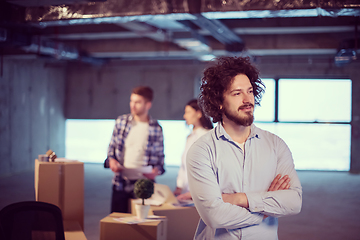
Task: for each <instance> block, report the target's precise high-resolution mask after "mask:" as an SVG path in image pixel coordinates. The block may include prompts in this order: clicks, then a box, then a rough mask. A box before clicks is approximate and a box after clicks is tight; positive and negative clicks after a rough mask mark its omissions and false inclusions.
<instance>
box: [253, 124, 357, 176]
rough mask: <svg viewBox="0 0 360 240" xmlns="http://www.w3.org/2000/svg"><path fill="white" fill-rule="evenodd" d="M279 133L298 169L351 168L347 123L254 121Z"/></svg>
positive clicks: (344, 169) (349, 130) (341, 169)
mask: <svg viewBox="0 0 360 240" xmlns="http://www.w3.org/2000/svg"><path fill="white" fill-rule="evenodd" d="M256 126H258V127H260V128H262V129H264V130H267V131H269V132H272V133H274V134H276V135H278V136H279V137H281V138H282V139H283V140H284V141H285V143H286V144H287V145H288V147H289V148H290V151H291V152H292V155H293V159H294V163H295V168H296V169H298V170H337V171H349V169H350V141H351V139H350V132H351V127H350V124H308V123H303V124H299V123H256Z"/></svg>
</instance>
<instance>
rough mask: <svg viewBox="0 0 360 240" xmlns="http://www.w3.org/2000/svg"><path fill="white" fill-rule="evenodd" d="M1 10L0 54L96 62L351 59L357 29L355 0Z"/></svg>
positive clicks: (72, 3)
mask: <svg viewBox="0 0 360 240" xmlns="http://www.w3.org/2000/svg"><path fill="white" fill-rule="evenodd" d="M294 2H296V3H295V4H294ZM304 2H306V3H304ZM0 15H1V16H2V17H0V51H1V52H0V54H3V55H12V56H24V55H32V56H34V55H35V56H50V57H53V58H55V59H59V60H76V61H79V60H80V61H84V62H89V63H94V64H101V63H103V62H105V61H111V60H113V59H119V60H124V61H128V60H139V59H140V60H151V61H154V60H179V59H191V60H200V61H204V60H208V59H211V58H212V57H214V56H220V55H240V54H243V55H250V56H254V57H261V56H279V55H305V56H314V55H319V56H320V55H321V56H328V57H335V56H338V57H344V56H345V57H349V56H350V57H351V59H350V60H355V59H356V53H357V52H358V43H359V40H358V38H359V34H358V31H359V29H360V27H359V23H360V22H359V16H360V4H359V3H358V1H356V0H353V1H330V2H326V3H322V1H317V0H316V1H277V0H274V1H270V0H269V1H260V0H259V1H251V2H249V1H245V0H238V1H215V0H199V1H195V0H193V1H192V0H187V1H186V0H185V1H184V0H178V1H175V0H173V1H160V0H158V1H155V0H141V1H140V0H138V1H135V0H134V1H130V2H129V1H125V0H99V1H86V0H46V1H45V0H42V1H41V0H6V1H5V2H3V3H0ZM341 49H345V50H344V51H342V52H339V51H340V50H341ZM345 60H346V59H345ZM347 60H349V58H347Z"/></svg>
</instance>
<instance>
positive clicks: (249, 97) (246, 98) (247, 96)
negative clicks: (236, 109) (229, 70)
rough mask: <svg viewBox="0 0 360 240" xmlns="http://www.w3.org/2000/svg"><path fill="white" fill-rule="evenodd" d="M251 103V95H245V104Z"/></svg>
mask: <svg viewBox="0 0 360 240" xmlns="http://www.w3.org/2000/svg"><path fill="white" fill-rule="evenodd" d="M250 101H251V96H250V94H247V93H246V94H244V98H243V103H249V102H250Z"/></svg>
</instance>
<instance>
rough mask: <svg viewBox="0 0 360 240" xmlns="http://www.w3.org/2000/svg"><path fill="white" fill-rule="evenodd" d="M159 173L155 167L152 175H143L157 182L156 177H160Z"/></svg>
mask: <svg viewBox="0 0 360 240" xmlns="http://www.w3.org/2000/svg"><path fill="white" fill-rule="evenodd" d="M159 172H160V171H159V169H158V168H157V167H154V168H153V170H152V171H151V173H143V175H144V176H145V177H146V178H148V179H150V180H155V177H156V176H158V175H159Z"/></svg>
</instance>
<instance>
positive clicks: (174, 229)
mask: <svg viewBox="0 0 360 240" xmlns="http://www.w3.org/2000/svg"><path fill="white" fill-rule="evenodd" d="M158 192H160V193H158ZM154 195H160V196H163V200H164V203H163V204H161V205H159V206H154V205H152V206H151V207H150V212H149V214H154V215H156V216H165V217H166V218H167V220H168V223H167V237H168V238H167V239H168V240H184V239H193V238H194V235H195V232H196V228H197V225H198V223H199V220H200V216H199V214H198V212H197V210H196V208H195V207H194V206H190V207H181V206H178V204H179V202H178V201H177V199H176V197H175V196H174V194H173V193H172V191H171V190H170V188H169V187H168V186H166V185H163V184H155V189H154ZM154 195H153V196H152V197H151V198H150V199H145V203H147V200H148V203H151V202H152V200H154V199H155V200H158V199H159V197H158V196H154ZM138 202H139V199H135V200H132V201H131V212H132V213H133V214H135V207H134V206H135V204H137V203H138ZM174 204H175V205H174Z"/></svg>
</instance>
